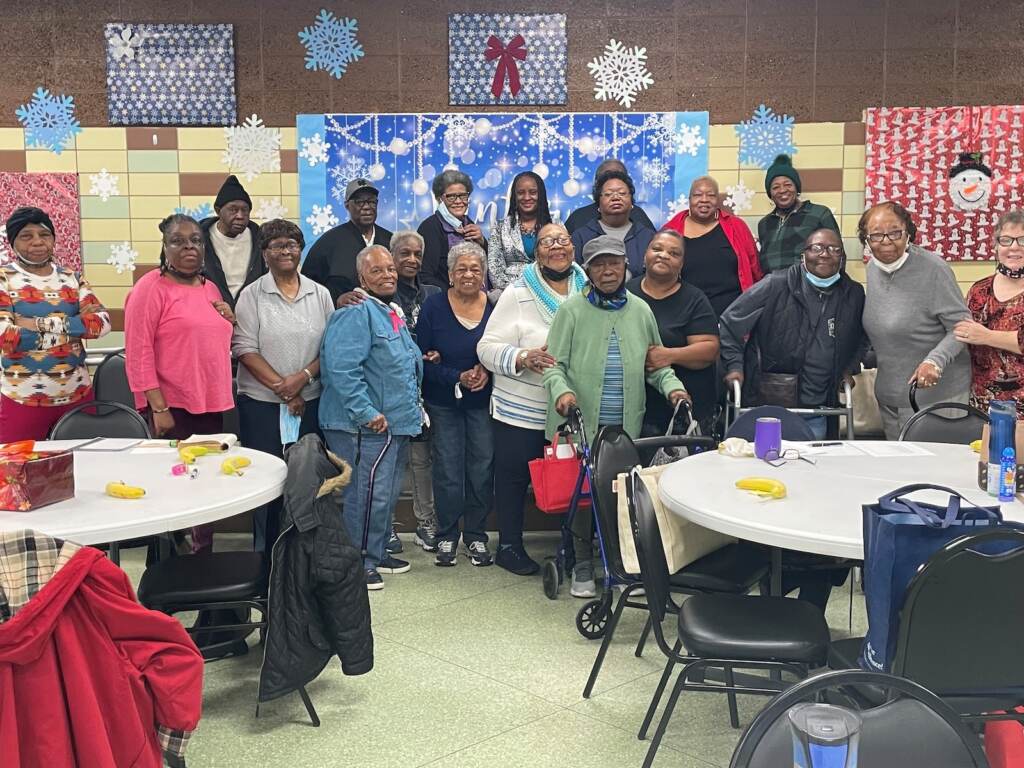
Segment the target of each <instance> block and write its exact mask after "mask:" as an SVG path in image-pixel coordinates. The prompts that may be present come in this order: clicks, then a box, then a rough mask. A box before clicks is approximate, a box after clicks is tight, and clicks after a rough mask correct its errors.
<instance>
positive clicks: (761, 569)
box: [583, 426, 768, 699]
mask: <svg viewBox="0 0 1024 768" xmlns="http://www.w3.org/2000/svg"><path fill="white" fill-rule="evenodd" d="M663 446H680V447H682V446H685V447H689V448H694V447H701V448H705V449H710V448H714V447H715V441H714V440H713V439H712V438H710V437H692V436H691V437H685V436H670V437H648V438H641V439H639V440H636V441H634V440H632V439H631V438H630V437H629V435H627V434H626V432H625V431H624V430H623V429H622V427H618V426H611V427H602V428H601V430H600V431H599V432H598V433H597V438H596V440H595V441H594V448H593V451H591V457H592V458H591V461H592V466H591V473H590V476H591V478H592V480H593V485H592V489H591V490H592V492H593V494H594V497H595V506H594V508H595V512H596V514H597V517H598V523H599V524H600V528H601V537H602V541H603V543H604V551H605V560H606V566H607V568H608V570H609V572H610V574H611V576H612V578H613V579H614V581H615V582H616V583H618V584H621V585H623V588H622V591H621V593H620V594H619V599H618V602H617V603H616V605H615V609H614V610H611V603H612V591H611V590H608V591H606V592H605V594H604V595H603V596H602V599H603V600H604V601H605V611H607V612H610V616H609V617H608V623H607V625H606V627H605V631H604V638H603V640H602V642H601V647H600V649H598V652H597V658H596V659H594V666H593V668H592V669H591V670H590V677H589V678H588V679H587V685H586V687H585V688H584V689H583V698H585V699H587V698H590V694H591V692H592V691H593V689H594V684H595V683H596V682H597V676H598V674H599V673H600V671H601V666H602V664H603V663H604V659H605V656H606V655H607V653H608V648H609V647H610V646H611V642H612V636H613V635H614V634H615V628H616V627H617V626H618V623H619V619H620V618H621V616H622V612H623V609H625V608H640V609H643V610H647V604H646V602H637V601H636V600H635V599H632V600H631V598H632V597H633V596H634V595H635V593H636V592H639V591H640V590H641V589H642V588H643V583H642V581H641V580H640V577H639V575H638V574H631V573H628V572H627V571H626V569H625V566H624V565H623V563H622V553H621V549H620V547H619V544H620V542H619V524H618V500H617V496H616V493H615V488H614V484H615V481H616V478H617V477H618V476H619V474H620V473H622V472H628V471H629V470H630V469H632V468H633V467H635V466H637V465H638V464H639V463H640V453H639V449H640V448H648V449H657V448H660V447H663ZM767 572H768V558H767V557H766V556H765V555H764V553H763V551H762V550H760V549H755V548H753V547H748V546H745V545H743V544H729V545H727V546H724V547H722V548H720V549H717V550H715V551H714V552H711V553H709V554H707V555H705V556H704V557H702V558H700V559H699V560H695V561H694V562H692V563H690V564H689V565H688V566H686V567H685V568H683V569H682V570H680V571H678V572H677V573H674V574H672V575H671V576H670V577H669V584H670V589H671V590H672V591H673V592H678V593H684V594H696V593H699V592H726V593H730V594H745V593H746V592H749V591H750V589H751V588H752V587H753V586H754V585H755V584H757V583H758V581H760V579H761V578H762V577H763V576H764V575H765V574H766V573H767ZM650 629H651V620H650V617H648V620H647V626H646V627H645V628H644V630H643V633H642V634H641V636H640V641H639V643H638V645H637V649H636V655H637V656H638V657H639V656H641V655H642V654H643V648H644V645H645V643H646V640H647V636H648V634H649V632H650Z"/></svg>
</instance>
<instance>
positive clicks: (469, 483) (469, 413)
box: [427, 403, 494, 544]
mask: <svg viewBox="0 0 1024 768" xmlns="http://www.w3.org/2000/svg"><path fill="white" fill-rule="evenodd" d="M427 413H428V414H429V415H430V445H431V446H432V451H433V459H434V509H435V510H436V511H437V538H438V539H439V540H441V541H458V540H459V520H460V519H461V520H462V540H463V541H464V542H466V544H469V543H470V542H471V541H483V542H485V543H486V541H487V533H486V532H485V529H486V526H487V513H488V512H490V511H491V499H492V498H493V496H494V441H493V439H492V434H491V417H490V415H489V414H488V413H487V409H486V408H477V409H472V410H470V409H462V408H448V407H446V406H440V405H431V404H429V403H428V404H427Z"/></svg>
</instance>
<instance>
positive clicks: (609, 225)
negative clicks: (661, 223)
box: [572, 170, 654, 276]
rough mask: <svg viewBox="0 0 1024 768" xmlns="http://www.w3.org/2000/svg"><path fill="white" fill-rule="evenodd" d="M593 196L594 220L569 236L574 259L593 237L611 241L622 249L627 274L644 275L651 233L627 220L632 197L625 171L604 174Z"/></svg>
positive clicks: (641, 225) (630, 180)
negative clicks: (620, 244) (611, 238)
mask: <svg viewBox="0 0 1024 768" xmlns="http://www.w3.org/2000/svg"><path fill="white" fill-rule="evenodd" d="M593 193H594V202H595V203H597V208H598V212H599V213H598V217H597V218H596V219H594V220H593V221H588V222H586V223H585V224H583V225H581V226H580V228H579V229H577V230H576V231H575V232H573V233H572V245H573V248H575V249H576V258H577V259H579V258H582V257H581V254H582V253H583V246H584V245H586V244H587V243H588V242H590V241H591V240H593V239H594V238H595V237H613V238H615V239H616V240H618V241H619V242H621V243H622V244H623V247H624V248H625V251H626V266H627V267H628V269H629V271H630V273H631V274H632V275H634V276H635V275H639V274H640V273H641V272H643V271H644V253H646V251H647V246H648V244H649V243H650V242H651V238H652V237H654V230H653V229H652V228H651V227H648V226H647V225H646V224H643V223H642V222H640V221H632V220H631V219H630V216H629V214H630V212H631V211H632V210H633V197H634V196H635V194H636V188H635V187H634V186H633V180H632V179H631V178H630V177H629V174H627V173H626V172H625V171H619V170H608V171H605V172H604V173H602V174H600V175H598V177H597V179H596V180H595V181H594V189H593Z"/></svg>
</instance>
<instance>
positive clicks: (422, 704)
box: [123, 534, 865, 768]
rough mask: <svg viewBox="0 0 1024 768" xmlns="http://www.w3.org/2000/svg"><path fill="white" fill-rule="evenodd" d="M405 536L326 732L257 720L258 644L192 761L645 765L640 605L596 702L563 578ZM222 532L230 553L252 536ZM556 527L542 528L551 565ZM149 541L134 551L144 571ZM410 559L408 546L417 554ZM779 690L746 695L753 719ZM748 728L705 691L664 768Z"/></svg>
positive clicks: (215, 710)
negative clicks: (451, 562) (406, 565)
mask: <svg viewBox="0 0 1024 768" xmlns="http://www.w3.org/2000/svg"><path fill="white" fill-rule="evenodd" d="M402 538H403V539H404V540H405V546H406V555H408V557H409V560H410V561H411V562H412V565H413V568H412V571H410V572H409V573H407V574H402V575H399V576H390V577H389V576H385V580H386V581H385V584H386V586H385V589H384V590H383V591H381V592H374V593H370V605H371V610H372V611H373V632H374V639H375V656H376V659H375V666H374V669H373V671H372V672H371V673H369V674H367V675H364V676H362V677H354V678H346V677H345V676H344V675H342V673H341V669H340V665H338V663H337V662H335V663H334V664H331V665H329V666H328V667H327V668H326V669H325V670H324V672H323V673H322V674H321V675H320V677H319V678H318V679H317V680H316V681H314V682H313V683H312V685H310V686H309V688H308V690H309V693H310V696H311V698H312V699H313V701H314V703H315V705H316V708H317V710H318V712H319V714H320V717H321V720H322V723H323V725H322V726H321V727H320V728H313V727H312V726H311V725H310V724H309V721H308V719H307V717H306V712H305V709H304V708H303V706H302V703H301V701H300V700H299V698H298V696H296V695H292V696H288V697H285V698H283V699H279V700H277V701H273V702H270V703H268V704H265V705H263V707H262V708H261V710H260V717H259V718H258V719H256V718H255V717H254V712H255V707H256V689H257V681H258V678H259V653H258V652H256V649H254V650H253V652H252V653H250V654H249V655H248V656H246V657H243V658H237V659H227V660H222V661H217V662H213V663H211V664H208V665H207V666H206V681H205V695H204V712H203V720H202V723H201V724H200V727H199V730H198V731H197V732H196V734H195V736H194V737H193V740H192V743H191V745H190V747H189V753H188V762H189V765H190V766H193V767H201V766H216V767H217V768H220V767H221V766H225V767H228V766H295V767H299V766H301V767H302V768H321V767H322V768H328V766H330V767H331V768H333V767H335V766H339V767H344V768H415V767H416V766H441V765H443V766H445V768H483V766H488V768H499V767H500V768H547V767H548V766H551V768H631V767H632V766H640V765H641V763H642V761H643V757H644V754H645V753H646V750H647V746H648V742H640V741H638V740H637V738H636V730H637V728H638V727H639V724H640V722H641V720H642V719H643V715H644V712H645V711H646V708H647V705H648V702H649V701H650V696H651V694H652V693H653V690H654V687H655V685H656V684H657V680H658V675H659V674H660V672H661V670H662V668H663V657H662V656H661V654H660V653H659V652H658V650H657V648H656V647H655V646H654V645H653V644H651V645H649V646H648V650H647V651H646V652H645V654H644V657H643V658H641V659H638V658H636V657H635V656H634V655H633V649H634V646H635V643H636V640H637V638H638V637H639V633H640V630H641V629H642V626H643V621H644V618H645V616H644V614H642V613H641V612H640V611H627V612H626V613H625V614H624V616H623V620H622V622H621V623H620V626H619V630H618V631H617V632H616V636H615V642H614V643H613V645H612V647H611V650H610V651H609V654H608V657H607V659H606V661H605V666H604V668H603V670H602V672H601V676H600V677H599V678H598V681H597V686H596V688H595V693H594V696H593V697H592V698H591V699H590V700H585V699H583V698H582V696H581V692H582V690H583V685H584V683H585V682H586V679H587V675H588V673H589V671H590V667H591V664H592V663H593V660H594V655H595V654H596V653H597V648H598V642H597V641H588V640H585V639H583V638H582V637H581V636H580V635H579V634H578V633H577V631H576V627H575V615H576V611H577V610H578V609H579V606H580V605H581V604H582V602H583V601H580V600H576V599H574V598H572V597H570V596H569V594H568V590H567V589H566V588H565V587H563V590H562V594H561V595H560V597H559V599H558V600H554V601H550V600H547V599H546V598H545V597H544V595H543V592H542V589H541V581H540V577H539V576H538V577H531V578H522V577H516V576H513V575H511V574H509V573H507V572H505V571H503V570H501V569H499V568H498V567H496V566H493V567H490V568H473V567H471V566H470V565H469V562H468V559H466V558H460V560H459V564H458V566H457V567H455V568H447V569H442V568H436V567H435V566H434V565H433V556H432V555H427V554H426V553H423V552H422V551H421V550H419V549H418V548H416V547H414V546H413V545H412V543H411V536H409V535H405V536H403V537H402ZM247 545H248V541H247V539H246V537H244V536H228V535H225V536H219V537H218V539H217V547H218V548H222V547H223V548H232V547H237V546H247ZM555 545H556V537H555V536H554V535H552V534H534V535H531V536H529V537H528V539H527V548H528V549H529V551H530V552H531V553H532V554H533V555H534V556H535V557H537V558H538V559H539V558H540V557H543V556H544V555H547V554H549V553H551V552H553V551H554V548H555ZM144 552H145V551H144V550H141V549H136V550H126V551H125V552H124V553H123V563H124V567H125V569H126V570H127V571H128V572H129V574H130V575H131V576H132V578H133V579H136V580H137V579H138V577H139V575H140V574H141V571H142V566H143V562H142V561H143V559H144V556H145V555H144ZM403 556H405V555H403ZM848 595H849V592H848V589H847V588H841V589H837V590H836V591H834V592H833V598H832V602H831V603H830V606H829V615H828V618H829V623H830V625H831V626H832V628H833V633H834V636H836V637H840V636H844V635H845V634H846V630H847V609H848V604H849V603H848ZM864 623H865V622H864V608H863V598H862V596H861V595H860V594H859V593H858V594H857V595H856V596H855V602H854V627H853V628H854V631H858V630H860V631H861V632H863V628H864ZM763 704H764V699H761V698H756V697H740V717H741V721H742V725H746V724H747V723H748V722H749V721H750V719H751V718H752V717H753V716H754V715H755V714H756V713H757V712H758V710H759V709H760V707H761V706H762V705H763ZM739 734H740V731H734V730H732V729H731V728H730V727H729V721H728V711H727V709H726V701H725V697H724V696H722V695H718V694H700V693H690V694H686V695H684V696H683V697H682V698H681V699H680V702H679V705H678V708H677V710H676V714H675V716H674V717H673V720H672V722H671V724H670V726H669V729H668V731H667V733H666V736H665V740H664V742H663V745H662V748H661V750H660V751H659V753H658V759H657V760H656V762H655V765H656V766H659V767H661V768H668V766H672V767H673V768H709V766H720V767H724V766H728V764H729V757H730V755H731V754H732V751H733V748H734V747H735V745H736V741H737V740H738V738H739Z"/></svg>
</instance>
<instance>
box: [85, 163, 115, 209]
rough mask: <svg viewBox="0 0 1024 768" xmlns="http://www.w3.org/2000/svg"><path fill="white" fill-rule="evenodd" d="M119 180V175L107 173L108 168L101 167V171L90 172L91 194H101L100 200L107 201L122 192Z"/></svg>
mask: <svg viewBox="0 0 1024 768" xmlns="http://www.w3.org/2000/svg"><path fill="white" fill-rule="evenodd" d="M117 180H118V177H117V176H113V175H111V174H109V173H107V169H106V168H100V172H99V173H90V174H89V194H90V195H99V198H100V200H102V201H103V202H104V203H105V202H107V201H108V200H109V199H110V198H112V197H117V196H118V195H120V194H121V192H120V190H118V188H117Z"/></svg>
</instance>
